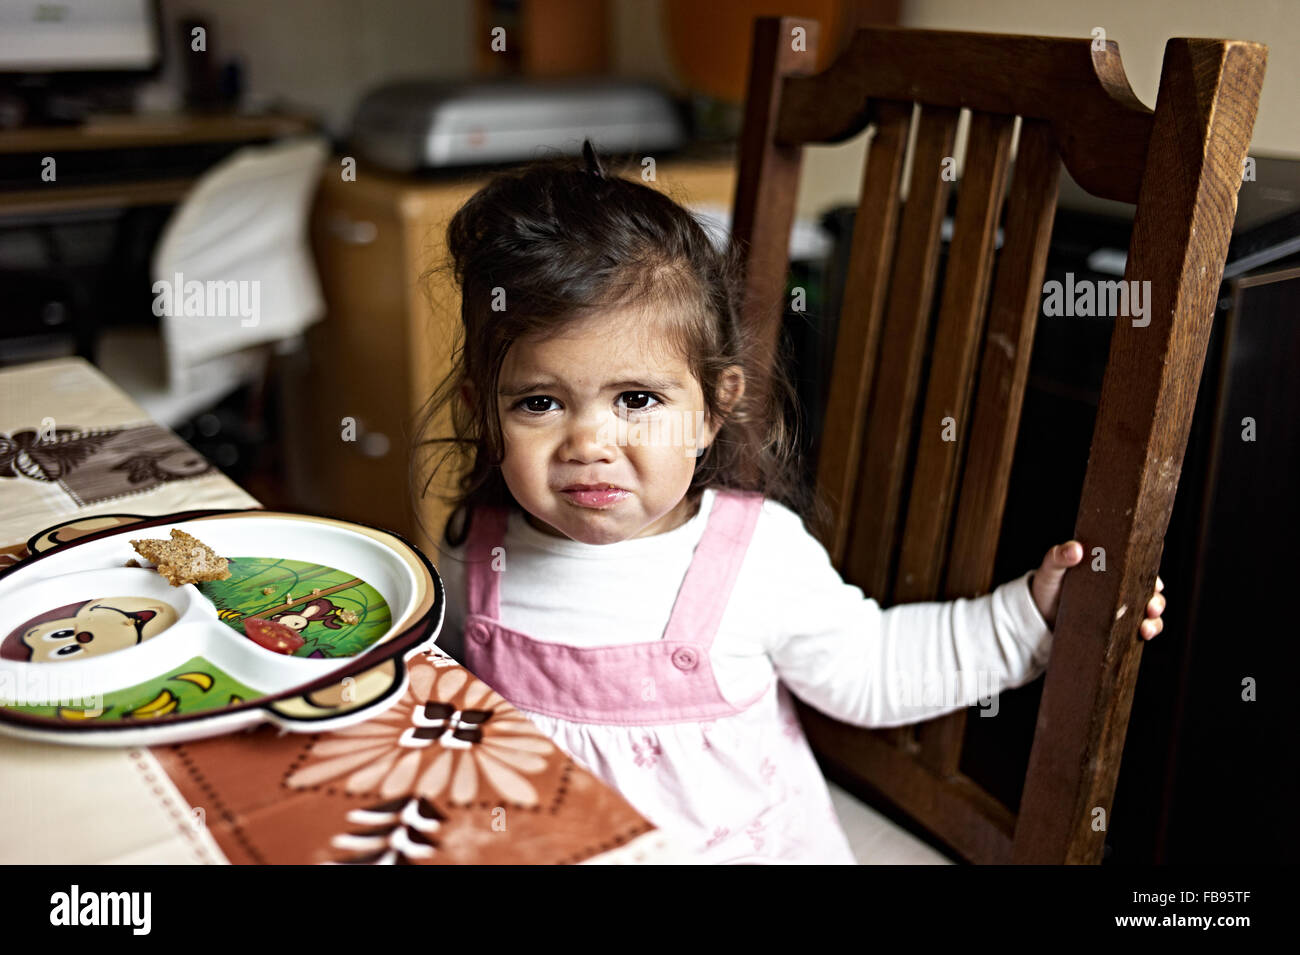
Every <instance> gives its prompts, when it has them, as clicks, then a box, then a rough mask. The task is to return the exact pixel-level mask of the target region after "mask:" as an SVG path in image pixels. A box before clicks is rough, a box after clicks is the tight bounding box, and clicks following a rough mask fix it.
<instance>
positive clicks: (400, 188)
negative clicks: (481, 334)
mask: <svg viewBox="0 0 1300 955" xmlns="http://www.w3.org/2000/svg"><path fill="white" fill-rule="evenodd" d="M340 168H341V167H340V163H339V162H338V161H335V162H333V163H329V164H327V166H326V174H325V178H324V181H323V182H322V185H321V190H320V193H319V195H318V197H317V201H316V207H315V209H314V211H313V216H312V241H313V245H314V248H315V253H316V261H317V268H318V270H319V273H320V279H321V284H322V287H323V290H324V293H325V299H326V303H327V310H328V313H327V315H326V317H325V319H324V320H323V321H321V322H320V323H318V324H317V325H315V326H313V328H312V329H311V330H310V331H309V333H308V336H307V349H306V354H307V358H306V360H305V361H302V362H300V363H298V364H297V365H296V366H294V367H293V368H292V370H290V371H288V372H287V373H286V379H285V381H286V387H285V389H284V394H285V401H284V410H285V424H284V427H285V441H284V447H285V455H286V462H285V464H286V476H287V481H288V492H289V496H290V497H291V499H292V500H293V501H294V502H295V505H296V506H297V507H299V508H301V509H302V510H310V511H313V512H316V513H321V514H329V515H332V516H337V517H341V518H344V519H347V520H356V521H362V522H365V523H369V524H375V525H378V526H380V527H383V528H386V529H388V530H393V531H396V532H397V533H399V534H401V535H403V536H405V537H407V538H408V539H410V540H412V541H413V542H414V543H416V544H417V546H420V547H421V548H424V549H425V550H426V551H427V552H429V553H432V550H431V548H430V546H429V545H430V543H431V541H430V537H433V538H436V537H438V536H440V535H441V533H442V529H443V526H444V525H445V523H446V519H447V516H448V514H449V513H450V506H449V505H448V504H447V503H446V502H445V501H444V500H441V499H440V498H439V497H438V495H437V494H436V493H435V492H436V490H437V488H433V489H431V493H430V494H429V495H426V496H425V497H423V498H421V499H419V500H418V501H417V500H416V498H415V496H414V495H413V494H412V493H411V480H410V474H411V468H410V464H411V455H412V450H413V448H414V447H415V442H416V441H417V440H418V438H417V435H416V433H415V430H416V427H417V425H418V423H419V417H420V413H421V411H422V409H423V408H425V407H426V405H427V402H428V399H429V397H430V395H431V394H432V393H433V391H434V389H435V388H436V387H437V385H438V384H439V382H441V380H442V379H443V377H444V376H445V375H446V374H447V372H448V371H449V369H450V367H451V358H452V352H453V349H454V348H455V347H456V344H457V335H458V333H459V328H460V297H459V290H458V289H457V288H456V286H455V284H454V282H453V279H452V276H451V273H450V269H449V268H445V266H446V265H447V263H446V244H445V238H446V230H447V225H448V223H449V222H450V221H451V217H452V216H453V215H454V214H455V212H456V210H457V209H459V208H460V207H461V205H462V204H464V202H465V201H466V200H467V199H468V198H469V197H470V196H472V195H473V194H474V192H475V191H477V190H478V188H479V187H480V186H482V185H483V184H485V183H486V182H487V181H488V179H489V178H490V176H491V172H490V171H487V172H484V171H482V170H476V171H474V172H473V173H472V174H466V173H450V174H446V175H444V176H441V177H438V178H413V177H402V176H396V175H388V174H382V173H378V172H368V171H366V170H365V169H364V168H362V169H359V170H358V173H357V179H356V181H354V182H345V181H343V180H342V178H341V176H340V174H339V170H340ZM651 185H654V186H655V187H656V188H660V189H663V190H665V191H667V192H668V194H669V195H671V196H672V197H673V198H674V199H677V200H678V201H679V202H683V203H684V204H686V205H688V206H690V205H694V204H701V203H708V204H711V205H717V204H721V205H722V206H724V207H725V208H727V209H730V207H731V202H732V197H733V192H734V190H735V166H734V162H733V160H732V158H731V157H730V156H729V155H725V154H724V155H715V156H711V157H708V158H702V159H701V158H689V159H688V158H679V159H676V160H664V161H662V162H661V163H659V164H658V170H657V182H655V183H652V184H651ZM432 430H433V433H436V434H438V435H449V434H450V423H449V421H448V420H446V417H445V416H444V419H443V420H440V421H435V422H434V423H433V429H432ZM448 478H449V480H448V481H443V480H441V479H440V481H439V485H442V486H444V487H450V486H451V485H450V480H451V479H454V475H449V476H448Z"/></svg>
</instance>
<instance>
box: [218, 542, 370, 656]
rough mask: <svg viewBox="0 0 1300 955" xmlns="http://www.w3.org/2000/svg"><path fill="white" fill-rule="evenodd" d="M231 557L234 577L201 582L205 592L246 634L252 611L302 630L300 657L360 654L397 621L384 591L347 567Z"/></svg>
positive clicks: (229, 621) (226, 618) (223, 615)
mask: <svg viewBox="0 0 1300 955" xmlns="http://www.w3.org/2000/svg"><path fill="white" fill-rule="evenodd" d="M227 559H228V561H229V565H230V568H229V569H230V577H229V578H228V579H226V580H209V581H204V582H203V583H200V584H197V585H196V586H197V587H198V588H199V591H200V592H201V593H202V594H203V596H205V597H207V598H208V599H209V600H211V601H212V603H213V605H214V606H215V607H216V608H217V613H218V614H219V615H220V617H221V619H222V620H223V621H224V622H225V623H226V624H227V626H229V627H231V628H233V629H234V630H235V631H236V632H238V633H240V634H243V633H244V624H243V619H244V618H245V617H249V616H257V617H260V618H262V619H264V620H275V621H276V622H277V623H281V624H284V625H285V626H288V627H290V628H292V629H293V630H295V631H297V632H298V635H299V636H300V637H302V638H303V640H304V641H305V642H304V643H303V645H302V646H301V647H299V648H298V649H297V650H295V651H294V653H293V655H294V656H296V657H312V656H314V657H352V656H356V655H357V654H358V653H361V652H362V651H363V650H365V649H366V648H367V647H369V646H371V645H372V644H373V643H374V642H375V641H376V640H378V639H379V638H380V637H381V636H383V635H384V634H385V633H386V632H387V631H388V629H389V628H390V627H391V626H392V624H393V618H392V614H391V612H390V611H389V609H388V604H387V602H385V600H384V598H383V597H381V596H380V595H379V591H377V590H375V588H374V587H372V586H370V584H368V583H366V582H365V581H363V580H360V579H359V578H357V577H354V576H352V575H351V574H349V573H347V572H345V571H342V570H337V569H335V568H333V567H325V566H322V565H321V564H313V563H310V562H308V561H301V560H278V559H276V558H273V557H230V558H227ZM313 591H315V593H313ZM353 619H355V623H349V622H348V621H349V620H353Z"/></svg>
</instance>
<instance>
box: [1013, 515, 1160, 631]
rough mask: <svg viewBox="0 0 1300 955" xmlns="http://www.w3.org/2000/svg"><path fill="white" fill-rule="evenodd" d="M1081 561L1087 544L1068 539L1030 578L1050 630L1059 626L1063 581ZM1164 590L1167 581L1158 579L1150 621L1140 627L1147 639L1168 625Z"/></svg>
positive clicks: (1054, 549)
mask: <svg viewBox="0 0 1300 955" xmlns="http://www.w3.org/2000/svg"><path fill="white" fill-rule="evenodd" d="M1081 560H1083V545H1082V544H1080V543H1079V542H1078V541H1076V540H1068V541H1066V542H1065V543H1064V544H1061V545H1059V546H1057V547H1053V548H1052V549H1051V550H1049V551H1048V552H1047V556H1046V557H1044V558H1043V565H1042V566H1041V567H1039V568H1038V570H1036V571H1034V576H1033V577H1031V578H1030V590H1031V591H1032V592H1033V595H1034V603H1036V604H1037V605H1038V612H1039V613H1041V614H1042V615H1043V619H1044V620H1046V621H1047V626H1048V627H1051V628H1055V627H1056V609H1057V607H1059V606H1060V603H1061V581H1062V580H1063V579H1064V578H1065V572H1066V571H1067V570H1068V569H1069V568H1071V567H1073V566H1074V565H1075V564H1077V563H1078V562H1079V561H1081ZM1164 589H1165V585H1164V581H1162V580H1161V579H1160V578H1159V577H1158V576H1157V577H1156V592H1155V593H1154V594H1152V595H1151V600H1150V601H1149V602H1148V603H1147V617H1148V618H1149V619H1147V620H1143V621H1142V626H1141V628H1140V629H1141V633H1142V639H1143V640H1150V639H1151V638H1152V637H1154V636H1155V635H1156V634H1157V633H1159V632H1160V631H1161V630H1163V629H1164V628H1165V622H1164V621H1163V620H1161V619H1160V615H1161V614H1162V613H1164V610H1165V598H1164V597H1162V596H1161V595H1160V591H1162V590H1164Z"/></svg>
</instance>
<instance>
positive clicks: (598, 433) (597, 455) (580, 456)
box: [560, 421, 614, 461]
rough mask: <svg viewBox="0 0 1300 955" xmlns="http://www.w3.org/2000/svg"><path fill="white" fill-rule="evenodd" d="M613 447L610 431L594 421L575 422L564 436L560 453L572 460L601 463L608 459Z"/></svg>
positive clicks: (612, 436) (612, 437)
mask: <svg viewBox="0 0 1300 955" xmlns="http://www.w3.org/2000/svg"><path fill="white" fill-rule="evenodd" d="M613 447H614V435H613V433H612V432H611V430H610V429H608V428H605V427H602V426H601V425H600V424H598V423H597V422H594V421H586V422H577V421H575V422H574V423H573V424H572V425H571V426H570V427H569V430H568V432H567V433H566V434H565V436H564V444H563V446H562V447H561V448H560V453H561V454H563V455H564V456H565V457H566V458H569V459H572V460H579V461H602V460H608V459H609V458H610V456H611V453H612V449H613Z"/></svg>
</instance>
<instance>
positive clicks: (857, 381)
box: [817, 102, 912, 566]
mask: <svg viewBox="0 0 1300 955" xmlns="http://www.w3.org/2000/svg"><path fill="white" fill-rule="evenodd" d="M911 124H912V104H911V103H888V102H886V103H881V104H879V106H878V107H877V115H876V118H875V123H874V125H875V135H874V136H873V137H872V139H871V144H870V147H869V149H868V152H867V162H866V167H865V169H864V171H863V181H862V197H861V201H860V203H859V208H860V209H868V210H871V212H870V214H869V215H865V214H864V215H859V216H857V217H855V219H854V222H853V245H852V248H851V250H850V253H849V269H848V276H847V279H846V281H845V286H844V302H843V305H842V306H841V310H840V317H839V328H838V332H837V334H836V339H835V362H834V367H833V369H832V373H831V381H832V382H833V383H834V384H833V386H832V387H831V389H830V391H829V394H828V398H827V405H826V413H825V418H824V423H823V427H822V432H821V435H820V438H819V440H818V451H819V454H818V477H817V480H818V485H819V486H820V487H821V488H822V490H823V492H824V493H825V494H826V495H827V497H828V499H829V503H831V505H832V517H831V521H832V524H831V526H830V527H829V528H824V529H821V530H822V533H821V538H822V543H823V545H825V547H826V550H827V552H828V553H829V554H830V556H831V562H832V563H833V564H835V565H837V566H838V565H839V563H840V561H841V560H843V558H844V548H845V544H846V542H847V540H848V532H849V525H850V522H851V521H850V519H851V514H850V510H849V507H850V505H851V504H852V502H853V499H854V498H853V492H854V489H855V488H856V486H857V479H858V461H859V458H860V457H861V454H862V422H863V421H864V420H865V419H866V415H867V403H868V399H869V398H870V395H871V384H872V382H873V381H874V379H875V376H874V371H875V362H876V349H877V347H878V345H879V341H880V329H881V324H882V318H883V315H884V309H885V297H886V292H887V290H888V288H889V268H890V264H891V263H892V262H893V256H894V237H895V233H896V232H897V229H898V206H899V184H900V180H901V178H902V174H903V158H904V155H905V153H906V151H907V137H908V132H909V130H910V128H911Z"/></svg>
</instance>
